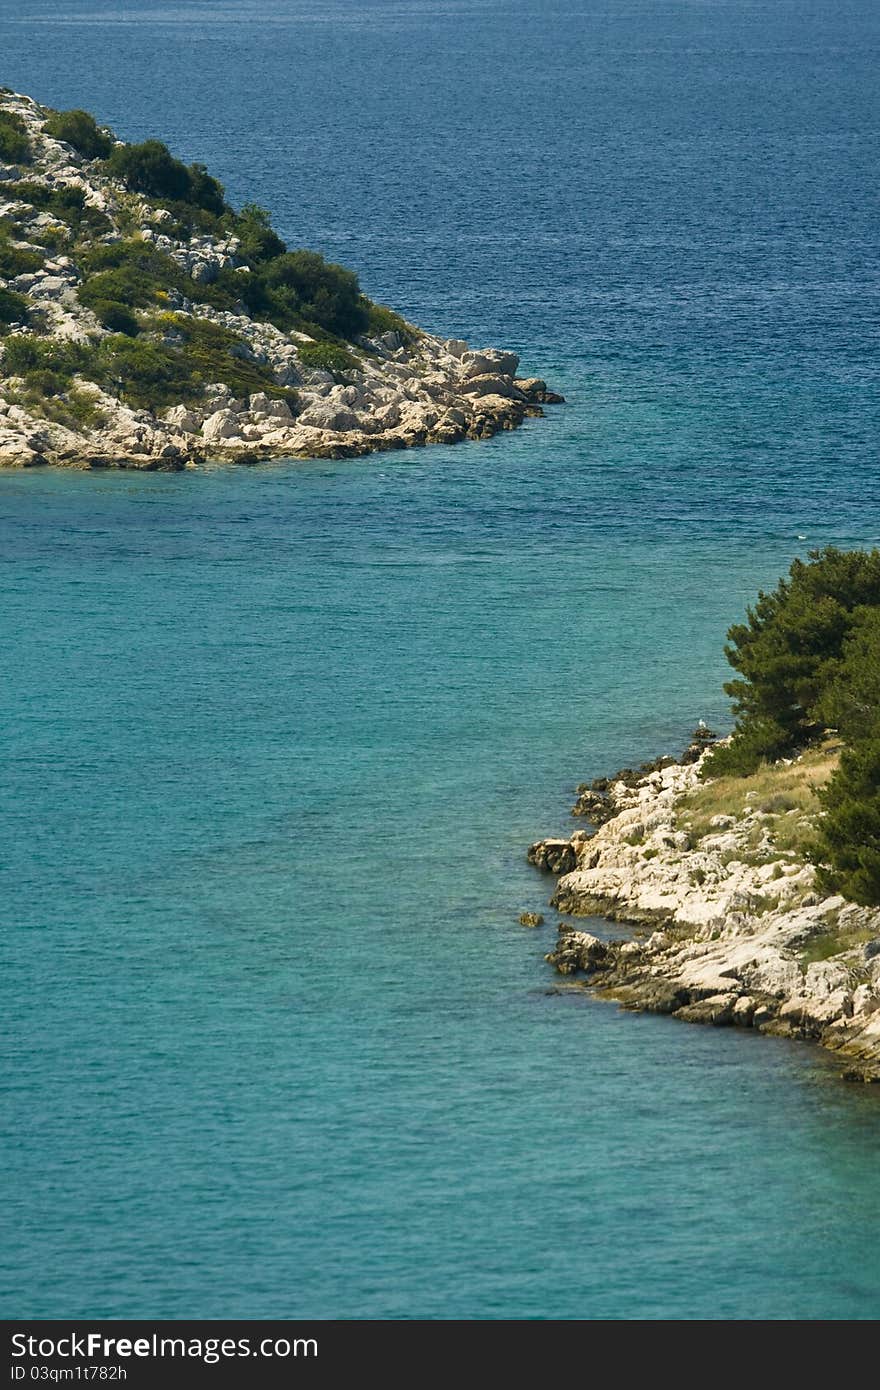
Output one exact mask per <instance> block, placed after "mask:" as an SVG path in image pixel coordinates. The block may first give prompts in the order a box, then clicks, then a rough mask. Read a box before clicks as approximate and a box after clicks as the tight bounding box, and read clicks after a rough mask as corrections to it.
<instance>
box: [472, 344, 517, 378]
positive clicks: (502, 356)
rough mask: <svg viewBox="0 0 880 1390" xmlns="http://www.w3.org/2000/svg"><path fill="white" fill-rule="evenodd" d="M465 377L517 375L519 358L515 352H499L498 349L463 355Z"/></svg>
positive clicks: (487, 349)
mask: <svg viewBox="0 0 880 1390" xmlns="http://www.w3.org/2000/svg"><path fill="white" fill-rule="evenodd" d="M461 360H462V362H463V363H464V368H465V373H464V374H465V377H472V376H487V375H491V374H495V375H496V376H509V377H513V376H515V375H516V369H517V367H518V366H519V357H518V356H517V354H516V353H515V352H499V351H498V350H497V348H486V349H485V351H484V352H465V353H463V355H462V359H461Z"/></svg>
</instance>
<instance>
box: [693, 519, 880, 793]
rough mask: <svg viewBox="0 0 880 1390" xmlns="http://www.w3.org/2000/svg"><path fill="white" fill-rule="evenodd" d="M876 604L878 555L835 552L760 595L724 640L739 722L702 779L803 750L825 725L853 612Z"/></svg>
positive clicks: (816, 555) (800, 566) (816, 557)
mask: <svg viewBox="0 0 880 1390" xmlns="http://www.w3.org/2000/svg"><path fill="white" fill-rule="evenodd" d="M878 604H880V551H870V552H865V551H842V550H837V549H835V548H834V547H833V546H829V547H827V548H826V549H825V550H821V551H813V552H812V553H811V555H810V558H809V561H806V562H805V561H803V560H795V561H794V563H793V565H792V566H791V570H790V571H789V576H788V578H787V579H783V580H781V581H780V583H779V584H778V585H777V587H776V588H775V589H774V590H773V591H772V593H769V594H765V593H761V594H759V596H758V601H757V603H756V604H755V606H754V607H753V608H750V609H749V610H748V613H747V621H746V622H745V623H739V624H736V625H735V626H734V627H732V628H731V629H730V631H729V633H728V639H729V645H728V646H727V647H726V649H725V654H726V656H727V659H728V661H729V662H730V664H731V666H732V667H733V668H734V670H735V671H738V672H739V675H740V679H737V680H732V681H730V682H728V684H727V685H725V687H724V688H725V690H726V691H727V693H728V695H730V696H731V698H732V701H733V708H734V711H735V713H736V716H737V723H736V729H735V731H734V737H733V742H732V743H731V744H730V745H728V746H727V747H723V748H719V749H718V750H717V752H716V753H714V754H713V755H712V757H711V759H710V760H709V761H708V764H707V767H706V772H707V774H708V775H712V776H719V775H723V774H741V775H746V774H748V773H750V772H753V771H754V770H755V768H756V767H757V765H758V763H759V762H760V761H761V759H762V758H767V759H772V758H778V757H780V756H782V755H783V754H785V753H787V752H790V751H791V750H792V749H794V748H797V747H799V746H801V745H802V744H804V743H805V742H808V741H809V740H810V739H811V738H812V737H814V736H815V735H816V734H817V733H819V732H820V731H821V729H822V728H823V727H824V725H825V723H826V722H827V714H828V709H827V705H826V703H825V697H826V693H827V690H828V688H829V684H830V682H831V681H832V680H833V678H834V675H835V673H836V671H837V669H838V666H839V662H840V659H841V654H842V652H843V648H844V643H845V642H846V639H847V638H848V637H849V636H850V634H851V633H852V631H853V628H854V625H855V623H856V621H857V613H858V610H859V609H861V608H863V607H864V606H871V605H874V606H876V605H878Z"/></svg>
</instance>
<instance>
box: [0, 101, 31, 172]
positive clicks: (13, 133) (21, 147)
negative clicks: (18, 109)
mask: <svg viewBox="0 0 880 1390" xmlns="http://www.w3.org/2000/svg"><path fill="white" fill-rule="evenodd" d="M30 158H31V142H30V140H29V139H28V133H27V127H26V125H25V123H24V121H23V120H22V119H21V116H18V115H16V113H15V112H14V111H3V110H0V160H2V161H3V162H4V163H6V164H27V163H29V162H30Z"/></svg>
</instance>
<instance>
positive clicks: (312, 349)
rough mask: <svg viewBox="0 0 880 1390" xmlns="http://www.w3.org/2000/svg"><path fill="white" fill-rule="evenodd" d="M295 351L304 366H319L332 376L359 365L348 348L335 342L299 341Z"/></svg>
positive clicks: (352, 369) (349, 370)
mask: <svg viewBox="0 0 880 1390" xmlns="http://www.w3.org/2000/svg"><path fill="white" fill-rule="evenodd" d="M297 353H298V355H299V360H300V362H302V364H303V366H304V367H320V369H321V370H322V371H325V372H332V373H333V374H334V376H337V375H340V374H342V373H344V372H351V371H355V370H356V369H357V367H358V366H359V363H358V362H357V361H356V359H355V358H354V357H352V355H351V353H350V352H349V351H348V349H347V348H344V347H339V346H338V345H337V344H336V343H300V344H299V345H298V347H297Z"/></svg>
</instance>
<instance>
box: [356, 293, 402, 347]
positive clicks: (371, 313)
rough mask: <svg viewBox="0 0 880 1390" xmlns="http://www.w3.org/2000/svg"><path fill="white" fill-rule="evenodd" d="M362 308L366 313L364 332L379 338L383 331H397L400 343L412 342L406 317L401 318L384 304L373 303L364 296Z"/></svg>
mask: <svg viewBox="0 0 880 1390" xmlns="http://www.w3.org/2000/svg"><path fill="white" fill-rule="evenodd" d="M364 308H365V310H366V313H367V328H366V332H367V333H369V335H370V337H371V338H380V337H381V336H382V334H383V333H397V334H399V336H400V341H401V343H402V344H406V343H410V342H412V339H413V333H412V329H411V328H410V326H409V324H408V323H407V321H406V319H402V318H401V317H400V314H395V312H394V310H393V309H388V308H386V307H385V305H384V304H374V303H373V302H372V300H370V299H366V298H365V299H364Z"/></svg>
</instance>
